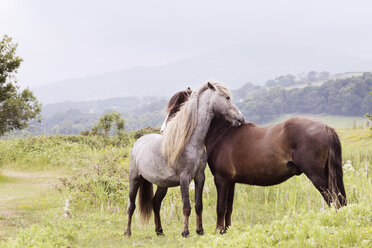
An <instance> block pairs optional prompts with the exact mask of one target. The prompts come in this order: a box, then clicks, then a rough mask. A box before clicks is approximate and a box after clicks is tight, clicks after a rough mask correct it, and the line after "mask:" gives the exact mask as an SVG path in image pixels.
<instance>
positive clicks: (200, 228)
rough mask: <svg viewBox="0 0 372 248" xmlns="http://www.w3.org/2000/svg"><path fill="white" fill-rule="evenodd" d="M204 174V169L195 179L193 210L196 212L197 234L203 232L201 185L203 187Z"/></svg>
mask: <svg viewBox="0 0 372 248" xmlns="http://www.w3.org/2000/svg"><path fill="white" fill-rule="evenodd" d="M204 181H205V175H204V171H203V172H202V173H200V174H199V175H198V176H197V177H196V178H195V179H194V182H195V212H196V233H197V234H199V235H203V234H204V229H203V220H202V212H203V187H204Z"/></svg>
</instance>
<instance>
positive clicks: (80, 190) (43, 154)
mask: <svg viewBox="0 0 372 248" xmlns="http://www.w3.org/2000/svg"><path fill="white" fill-rule="evenodd" d="M338 133H339V135H340V137H341V143H342V149H343V160H344V161H343V164H344V182H345V188H346V194H347V199H348V206H347V207H344V208H342V209H341V210H338V211H336V210H335V209H334V208H330V209H329V208H328V207H327V206H326V204H325V203H324V200H323V199H322V197H321V195H320V193H319V192H318V191H317V190H316V189H315V187H314V186H313V185H312V183H311V182H310V181H309V180H308V178H307V177H306V176H305V175H301V176H297V177H292V178H291V179H289V180H288V181H286V182H284V183H282V184H280V185H276V186H271V187H257V186H249V185H237V186H236V190H235V192H236V193H235V198H234V211H233V219H232V223H233V225H232V227H231V228H230V229H229V231H228V233H227V234H226V235H223V236H221V235H219V234H215V233H214V228H215V223H216V198H217V193H216V189H215V186H214V182H213V176H212V175H211V173H210V171H209V169H207V170H206V183H205V189H204V192H203V204H204V212H203V221H204V229H205V231H206V235H204V236H203V237H199V236H197V235H196V234H192V235H191V237H190V238H189V239H184V238H182V237H181V235H180V233H181V229H182V220H183V216H182V202H181V200H180V199H181V194H180V190H179V188H178V187H177V188H171V189H169V191H168V194H167V196H166V197H165V199H164V201H163V205H162V209H161V217H162V224H163V229H164V232H165V234H166V236H165V237H160V238H159V237H157V236H156V235H155V232H154V225H153V224H150V226H148V227H141V226H140V225H139V221H138V218H137V217H136V215H135V216H134V223H133V236H132V237H131V238H130V239H128V238H124V236H123V230H124V227H125V223H126V207H127V197H128V172H129V151H130V146H131V145H127V146H113V145H109V146H105V145H103V146H102V144H101V143H99V142H97V141H95V140H94V138H92V137H88V138H86V137H77V138H76V139H78V141H77V142H72V141H71V139H75V138H72V137H69V138H68V137H50V138H35V140H32V139H31V140H28V139H26V140H11V141H1V142H0V151H1V152H9V154H8V155H7V156H6V158H0V159H1V160H0V161H1V163H0V164H2V165H3V166H8V165H7V164H9V163H10V164H12V166H14V167H19V168H27V169H32V167H33V166H35V168H37V169H39V168H40V164H39V163H40V161H42V164H43V165H42V166H41V167H42V168H51V167H52V168H53V167H55V166H57V167H58V166H61V167H65V168H74V170H71V171H70V173H71V174H69V175H68V176H67V177H66V178H64V179H63V180H62V186H61V187H60V188H59V189H60V190H61V192H62V193H61V194H62V196H63V199H62V200H61V201H64V200H65V199H66V198H69V199H70V200H71V204H72V211H71V218H67V219H65V218H62V217H61V216H63V209H62V208H61V209H51V210H49V211H47V215H46V216H45V223H46V224H45V225H44V226H42V225H36V226H32V227H30V228H29V229H24V230H22V231H21V232H20V233H19V234H18V235H17V237H15V238H14V239H10V240H9V242H7V243H3V244H2V246H3V247H23V246H24V247H27V246H28V247H50V246H71V247H123V246H133V245H134V246H143V247H160V246H162V247H164V246H165V247H175V246H180V247H204V246H207V247H210V246H212V247H222V246H236V247H273V246H279V247H299V246H303V247H340V246H342V247H371V246H372V239H371V237H372V207H371V206H372V204H371V203H372V202H371V199H372V180H371V170H372V168H371V167H372V155H371V154H372V135H371V132H370V130H369V129H341V130H338ZM38 139H39V140H38ZM48 139H50V140H48ZM89 139H92V140H89ZM132 142H133V141H132ZM40 143H42V144H45V145H40ZM37 144H39V145H40V146H41V147H44V148H42V149H38V148H37V147H39V145H37ZM28 145H32V147H33V148H26V146H28ZM69 147H71V149H70V148H69ZM9 149H10V150H9ZM20 151H26V154H22V155H20V154H21V152H20ZM56 151H59V152H60V153H59V154H57V155H56V157H55V158H53V159H51V158H50V157H48V156H49V155H48V154H47V153H48V152H56ZM25 163H27V166H26V165H25ZM48 166H49V167H48ZM50 166H51V167H50ZM193 196H194V192H193V190H191V196H190V199H192V205H193ZM136 212H137V211H136ZM190 231H191V232H192V233H194V232H193V231H195V213H194V211H192V215H191V223H190ZM32 242H38V243H37V246H36V245H34V243H32ZM35 244H36V243H35Z"/></svg>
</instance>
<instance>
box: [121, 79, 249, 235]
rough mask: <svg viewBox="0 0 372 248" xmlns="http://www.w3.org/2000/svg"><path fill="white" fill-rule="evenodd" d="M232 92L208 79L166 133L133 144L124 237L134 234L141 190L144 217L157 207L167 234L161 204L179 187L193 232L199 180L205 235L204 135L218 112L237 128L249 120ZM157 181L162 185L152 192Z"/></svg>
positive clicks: (200, 231)
mask: <svg viewBox="0 0 372 248" xmlns="http://www.w3.org/2000/svg"><path fill="white" fill-rule="evenodd" d="M230 98H231V93H230V91H229V90H228V89H227V88H226V87H225V86H224V85H223V84H221V83H218V82H208V83H205V84H203V85H202V86H201V88H200V89H199V90H198V91H195V92H193V93H192V94H191V96H190V98H189V100H188V101H187V102H186V103H185V104H184V105H183V106H182V107H181V109H180V111H179V112H178V113H177V114H176V115H175V116H174V117H173V118H172V119H171V120H170V121H169V123H168V124H167V128H166V130H165V131H164V132H163V134H162V135H160V134H148V135H145V136H142V137H141V138H140V139H138V140H137V141H136V142H135V143H134V145H133V148H132V153H131V162H130V173H129V185H130V186H129V206H128V224H127V228H126V230H125V235H126V236H130V235H131V222H132V216H133V212H134V210H135V208H136V206H135V201H136V196H137V191H138V190H139V201H138V204H139V210H140V216H141V221H142V222H143V223H147V222H148V220H149V218H150V217H151V212H152V210H153V211H154V217H155V232H156V234H157V235H163V229H162V226H161V220H160V206H161V202H162V200H163V199H164V197H165V195H166V193H167V190H168V188H169V187H175V186H178V185H180V188H181V195H182V202H183V215H184V226H183V232H182V236H184V237H187V236H188V235H189V227H188V226H189V216H190V212H191V206H190V200H189V185H190V182H191V180H194V183H195V212H196V215H197V216H196V232H197V233H198V234H199V235H202V234H203V233H204V230H203V225H202V211H203V204H202V193H203V187H204V181H205V175H204V170H205V167H206V163H207V153H206V150H205V146H204V143H205V138H206V135H207V132H208V130H209V126H210V123H211V120H212V119H213V117H214V116H215V115H218V116H221V117H224V118H225V119H226V120H227V121H229V122H230V123H231V125H232V126H239V125H240V124H242V123H244V121H245V120H244V117H243V115H242V114H241V113H240V111H239V109H238V108H237V107H236V106H235V105H234V104H233V103H232V101H231V100H230ZM153 184H156V185H157V190H156V193H155V196H153V186H152V185H153Z"/></svg>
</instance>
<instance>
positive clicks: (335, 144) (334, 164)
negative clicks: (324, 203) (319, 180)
mask: <svg viewBox="0 0 372 248" xmlns="http://www.w3.org/2000/svg"><path fill="white" fill-rule="evenodd" d="M326 128H327V132H328V135H329V141H330V149H329V154H328V162H327V165H326V170H328V190H329V193H330V194H331V199H332V202H333V203H334V204H335V206H336V208H340V207H342V206H346V203H347V202H346V193H345V187H344V181H343V179H342V177H343V172H342V152H341V143H340V139H339V138H338V135H337V133H336V131H335V130H334V129H333V128H331V127H328V126H327V127H326Z"/></svg>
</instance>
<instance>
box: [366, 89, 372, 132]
mask: <svg viewBox="0 0 372 248" xmlns="http://www.w3.org/2000/svg"><path fill="white" fill-rule="evenodd" d="M369 94H370V96H371V101H372V92H369ZM366 116H367V117H368V119H369V120H370V121H372V115H371V114H368V113H366ZM371 130H372V127H371Z"/></svg>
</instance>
